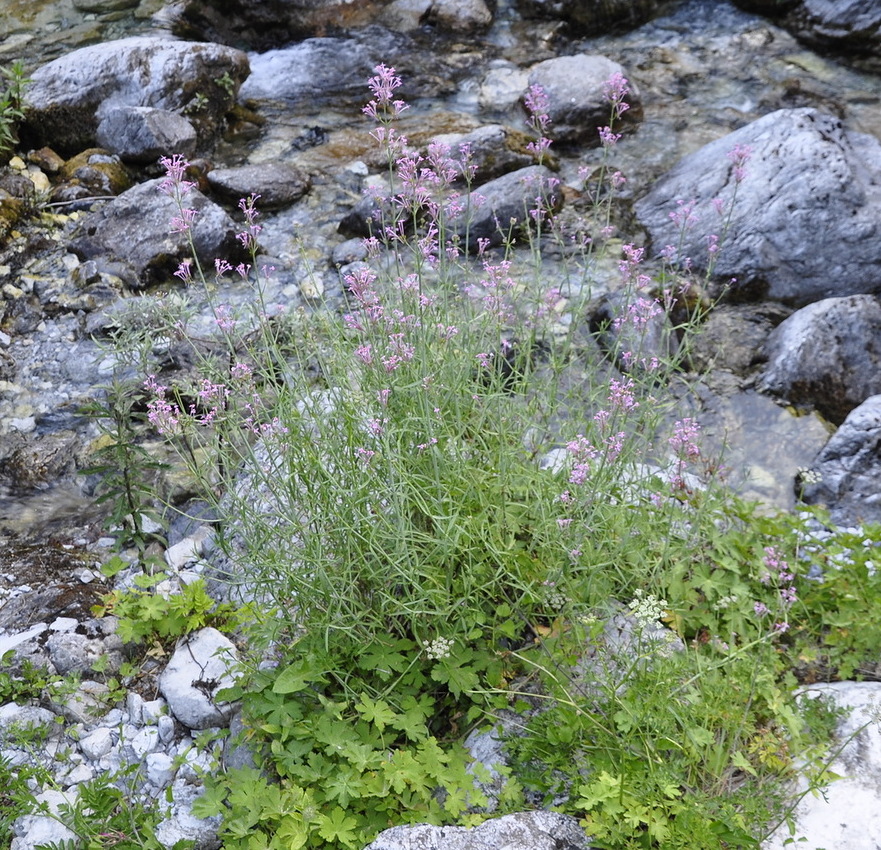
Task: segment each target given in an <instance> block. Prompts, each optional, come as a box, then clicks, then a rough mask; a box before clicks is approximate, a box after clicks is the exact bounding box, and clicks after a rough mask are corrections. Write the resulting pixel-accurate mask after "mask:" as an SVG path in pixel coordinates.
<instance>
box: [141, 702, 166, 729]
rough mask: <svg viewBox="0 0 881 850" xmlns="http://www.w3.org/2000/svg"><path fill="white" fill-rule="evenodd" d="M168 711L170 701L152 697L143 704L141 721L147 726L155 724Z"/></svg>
mask: <svg viewBox="0 0 881 850" xmlns="http://www.w3.org/2000/svg"><path fill="white" fill-rule="evenodd" d="M167 713H168V703H167V702H165V700H164V699H161V698H160V699H151V700H148V701H145V702H143V703H142V704H141V721H142V722H143V724H144V725H145V726H155V725H156V724H157V723H158V722H159V718H160V717H162V716H163V715H165V714H167Z"/></svg>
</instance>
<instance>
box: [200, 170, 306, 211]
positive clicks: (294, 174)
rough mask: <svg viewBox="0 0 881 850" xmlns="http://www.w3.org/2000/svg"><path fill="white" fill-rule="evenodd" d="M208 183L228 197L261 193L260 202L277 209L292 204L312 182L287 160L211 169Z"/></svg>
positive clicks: (235, 198)
mask: <svg viewBox="0 0 881 850" xmlns="http://www.w3.org/2000/svg"><path fill="white" fill-rule="evenodd" d="M208 184H209V185H210V186H211V188H212V189H213V190H214V192H215V193H216V194H217V195H219V196H220V197H221V198H223V199H224V200H226V201H230V202H232V203H238V201H239V199H240V198H247V197H248V196H249V195H251V194H252V193H253V194H255V195H259V196H260V197H259V199H258V201H257V206H258V208H259V209H262V210H275V209H281V208H282V207H287V206H290V205H291V204H292V203H294V201H297V200H299V199H300V198H301V197H303V195H305V194H306V192H308V191H309V189H310V187H311V186H312V180H311V178H310V177H309V175H308V174H306V172H304V171H302V170H301V169H299V168H297V167H296V166H295V165H289V164H287V163H284V162H263V163H260V164H259V165H243V166H240V167H238V168H217V169H215V170H214V171H209V172H208Z"/></svg>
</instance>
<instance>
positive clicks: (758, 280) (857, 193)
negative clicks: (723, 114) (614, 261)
mask: <svg viewBox="0 0 881 850" xmlns="http://www.w3.org/2000/svg"><path fill="white" fill-rule="evenodd" d="M738 145H740V146H745V147H749V148H750V149H751V150H752V155H751V157H750V159H749V161H748V163H747V164H746V175H745V176H744V177H743V180H742V182H740V183H739V184H738V182H737V176H738V175H737V174H736V168H735V164H734V163H733V161H732V160H731V159H730V158H729V153H730V152H732V151H733V150H734V149H735V147H736V146H738ZM716 199H719V200H718V201H717V200H716ZM717 206H718V207H719V209H717ZM686 207H690V216H689V218H690V223H686V224H683V223H681V222H682V221H683V219H684V218H685V217H686ZM634 208H635V211H636V214H637V216H638V218H639V220H640V221H641V222H642V223H643V224H644V225H645V227H646V229H647V230H648V232H649V235H650V236H651V243H652V251H653V253H654V254H656V255H659V254H660V253H661V252H662V251H663V250H664V249H665V247H667V246H679V251H678V256H677V257H676V259H677V260H678V261H679V262H684V261H685V259H686V258H688V259H690V260H691V263H692V265H693V266H696V267H697V268H700V269H706V268H707V267H708V265H709V259H710V253H709V250H708V245H709V242H708V240H709V237H710V236H711V235H713V234H715V235H717V236H719V237H720V239H722V238H723V233H724V228H725V221H726V218H727V216H728V214H729V211H730V222H729V224H728V230H727V233H724V239H723V242H722V247H721V253H720V254H719V255H718V258H717V260H716V263H715V267H714V275H715V277H716V279H717V280H718V281H720V282H724V283H725V284H726V285H727V286H728V289H729V290H730V292H732V293H733V294H735V295H738V296H739V297H741V298H747V297H750V298H756V299H758V298H763V297H764V298H769V299H771V300H775V301H782V302H784V303H788V304H792V305H795V306H803V305H805V304H809V303H811V302H813V301H819V300H820V299H822V298H830V297H834V296H844V295H855V294H858V293H876V292H881V237H879V233H881V141H879V140H878V139H876V138H874V137H873V136H868V135H864V134H861V133H853V132H849V131H847V130H846V129H845V128H844V126H843V125H842V123H841V121H840V120H838V119H837V118H833V117H831V116H829V115H825V114H823V113H821V112H818V111H817V110H815V109H782V110H778V111H777V112H772V113H770V114H768V115H765V116H764V117H762V118H760V119H759V120H758V121H753V122H752V123H751V124H747V125H746V126H745V127H741V128H740V129H739V130H736V131H735V132H733V133H730V134H728V135H727V136H724V137H722V138H721V139H717V140H716V141H715V142H711V143H710V144H708V145H705V146H704V147H703V148H701V149H700V150H698V151H696V152H695V153H693V154H691V155H690V156H687V157H685V158H684V159H683V160H681V161H680V162H679V163H678V164H677V165H676V166H675V167H674V168H673V169H672V170H671V171H669V172H668V173H667V174H665V175H664V176H663V177H661V179H660V180H658V181H657V183H656V184H655V185H654V186H653V187H652V189H651V190H650V191H649V193H648V194H647V195H646V196H645V197H643V198H642V199H640V200H639V201H637V203H636V204H635V207H634ZM720 209H721V212H720V211H719V210H720ZM671 216H675V217H676V218H675V219H674V218H673V217H671ZM732 278H734V282H733V283H730V285H729V282H730V281H731V279H732Z"/></svg>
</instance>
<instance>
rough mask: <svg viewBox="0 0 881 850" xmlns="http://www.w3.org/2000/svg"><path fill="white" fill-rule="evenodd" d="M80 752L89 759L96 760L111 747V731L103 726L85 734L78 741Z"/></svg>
mask: <svg viewBox="0 0 881 850" xmlns="http://www.w3.org/2000/svg"><path fill="white" fill-rule="evenodd" d="M79 748H80V751H81V752H82V754H83V755H84V756H85V757H86V758H87V759H89V760H90V761H97V760H98V759H100V758H101V757H102V756H106V755H107V753H109V752H110V751H111V750H112V749H113V733H112V732H111V731H110V730H109V729H106V728H104V727H103V726H102V727H101V728H99V729H96V730H95V731H94V732H92V733H90V734H89V735H86V737H85V738H83V739H82V740H81V741H80V743H79Z"/></svg>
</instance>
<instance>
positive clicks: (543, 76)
mask: <svg viewBox="0 0 881 850" xmlns="http://www.w3.org/2000/svg"><path fill="white" fill-rule="evenodd" d="M613 74H621V75H622V76H626V75H625V74H624V68H622V67H621V65H619V64H618V63H617V62H613V61H612V60H611V59H608V58H606V57H605V56H598V55H590V54H586V53H579V54H577V55H575V56H560V57H558V58H556V59H547V60H545V61H544V62H539V63H538V64H537V65H533V66H532V68H531V69H530V71H529V85H530V86H541V88H542V89H543V90H544V93H545V95H546V96H547V99H548V116H549V118H550V122H551V123H550V129H549V131H548V135H549V136H550V138H552V139H553V140H554V141H556V142H561V143H564V144H568V143H576V142H578V143H584V144H587V145H591V146H593V147H596V146H598V145H599V144H600V136H599V128H600V127H604V126H606V125H607V124H609V123H610V113H611V106H610V104H609V102H608V101H607V100H606V98H605V97H604V95H603V83H605V82H606V80H608V79H609V78H610V77H612V75H613ZM625 100H626V102H627V103H628V104H629V105H630V108H629V109H628V110H627V111H626V112H625V113H624V115H623V116H622V120H623V121H624V122H626V123H628V124H632V123H633V122H635V121H636V120H638V119H639V117H640V115H641V107H640V103H639V95H638V92H637V91H636V89H635V88H633V87H632V86H631V91H630V94H629V95H627V97H626V98H625ZM618 123H619V124H620V123H621V122H620V121H619V122H618ZM617 129H618V131H619V132H620V129H621V128H620V127H618V128H617Z"/></svg>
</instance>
